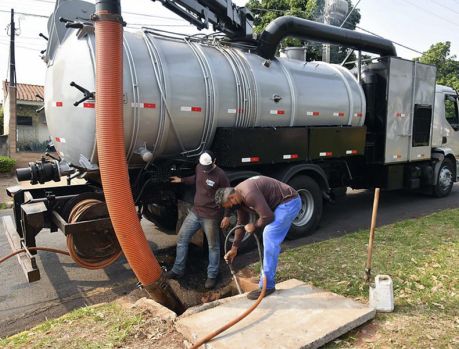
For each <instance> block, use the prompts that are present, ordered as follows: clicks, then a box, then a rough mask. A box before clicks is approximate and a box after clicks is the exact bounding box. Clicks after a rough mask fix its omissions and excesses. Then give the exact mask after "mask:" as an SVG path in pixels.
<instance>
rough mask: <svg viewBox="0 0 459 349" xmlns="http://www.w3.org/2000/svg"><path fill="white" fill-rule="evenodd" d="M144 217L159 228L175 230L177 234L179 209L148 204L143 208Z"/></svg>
mask: <svg viewBox="0 0 459 349" xmlns="http://www.w3.org/2000/svg"><path fill="white" fill-rule="evenodd" d="M142 215H143V217H144V218H146V219H147V220H149V221H150V222H152V223H154V224H156V225H157V226H158V227H159V228H163V229H166V230H174V233H175V227H176V224H177V209H176V208H175V207H166V206H161V205H156V204H147V205H144V206H143V210H142Z"/></svg>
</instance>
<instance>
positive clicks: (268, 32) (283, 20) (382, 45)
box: [258, 16, 397, 59]
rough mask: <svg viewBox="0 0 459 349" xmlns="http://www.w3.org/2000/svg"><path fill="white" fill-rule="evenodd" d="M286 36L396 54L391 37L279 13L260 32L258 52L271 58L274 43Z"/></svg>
mask: <svg viewBox="0 0 459 349" xmlns="http://www.w3.org/2000/svg"><path fill="white" fill-rule="evenodd" d="M288 36H293V37H296V38H300V39H306V40H312V41H318V42H322V43H327V44H334V45H342V46H346V47H349V48H353V49H356V50H361V51H365V52H371V53H376V54H379V55H381V56H397V51H396V49H395V46H394V44H393V43H392V41H390V40H387V39H383V38H379V37H377V36H373V35H368V34H363V33H358V32H355V31H352V30H349V29H343V28H339V27H335V26H332V25H327V24H322V23H318V22H313V21H308V20H307V19H303V18H298V17H293V16H284V17H279V18H277V19H275V20H274V21H272V22H271V23H269V24H268V26H267V27H266V28H265V30H264V31H263V33H262V34H261V36H260V39H259V42H258V54H259V55H260V56H261V57H263V58H266V59H273V58H274V55H275V54H276V49H277V46H279V43H280V42H281V41H282V40H283V39H284V38H286V37H288Z"/></svg>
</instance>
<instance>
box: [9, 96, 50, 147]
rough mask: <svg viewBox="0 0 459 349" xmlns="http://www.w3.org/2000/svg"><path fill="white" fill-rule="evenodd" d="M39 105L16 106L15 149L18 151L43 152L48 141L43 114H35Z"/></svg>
mask: <svg viewBox="0 0 459 349" xmlns="http://www.w3.org/2000/svg"><path fill="white" fill-rule="evenodd" d="M39 107H40V105H24V104H18V106H17V111H16V114H17V148H18V151H34V152H37V151H38V152H39V151H44V150H45V149H46V144H47V142H48V141H49V139H50V137H49V132H48V127H47V125H46V118H45V113H44V112H43V111H42V112H41V113H39V114H37V113H36V109H38V108H39Z"/></svg>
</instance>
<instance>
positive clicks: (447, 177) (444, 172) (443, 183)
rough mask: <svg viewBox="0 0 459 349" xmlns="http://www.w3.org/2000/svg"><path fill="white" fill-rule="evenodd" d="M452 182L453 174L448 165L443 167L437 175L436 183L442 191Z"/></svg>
mask: <svg viewBox="0 0 459 349" xmlns="http://www.w3.org/2000/svg"><path fill="white" fill-rule="evenodd" d="M451 183H453V175H452V173H451V171H450V169H449V168H448V167H443V168H442V169H441V170H440V174H439V176H438V184H439V186H440V189H441V190H442V191H447V190H448V189H449V187H450V186H451Z"/></svg>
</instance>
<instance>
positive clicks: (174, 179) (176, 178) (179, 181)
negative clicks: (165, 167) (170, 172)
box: [169, 176, 182, 183]
mask: <svg viewBox="0 0 459 349" xmlns="http://www.w3.org/2000/svg"><path fill="white" fill-rule="evenodd" d="M169 179H170V180H171V183H182V179H181V178H180V177H177V176H173V177H170V178H169Z"/></svg>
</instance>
